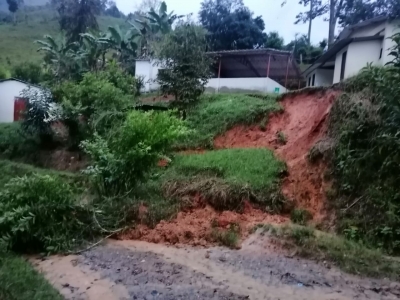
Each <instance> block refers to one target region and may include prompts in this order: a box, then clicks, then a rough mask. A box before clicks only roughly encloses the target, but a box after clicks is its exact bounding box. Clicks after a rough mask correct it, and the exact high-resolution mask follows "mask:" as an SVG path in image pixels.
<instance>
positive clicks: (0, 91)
mask: <svg viewBox="0 0 400 300" xmlns="http://www.w3.org/2000/svg"><path fill="white" fill-rule="evenodd" d="M29 87H30V88H31V89H33V90H36V91H38V92H39V91H41V90H42V89H41V88H40V87H38V86H34V85H31V84H30V83H28V82H25V81H22V80H19V79H16V78H9V79H3V80H0V123H10V122H15V121H18V120H20V117H21V112H23V111H24V110H25V107H26V101H27V100H26V99H24V98H21V92H22V91H23V90H25V89H27V88H29Z"/></svg>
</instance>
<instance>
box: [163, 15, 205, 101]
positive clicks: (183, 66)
mask: <svg viewBox="0 0 400 300" xmlns="http://www.w3.org/2000/svg"><path fill="white" fill-rule="evenodd" d="M160 48H161V51H160V52H159V53H158V55H157V56H158V59H159V61H160V63H159V64H160V69H161V70H160V72H159V73H158V76H157V80H158V82H159V83H160V86H161V89H162V91H163V92H164V93H166V94H171V95H174V96H175V99H176V101H177V103H178V104H180V105H183V104H187V103H190V102H193V101H196V100H198V99H199V97H200V96H201V94H202V93H203V92H204V89H205V85H206V84H207V81H208V79H209V78H210V77H211V72H210V67H211V63H212V59H211V58H210V57H209V56H208V55H207V54H206V49H207V42H206V34H205V30H204V29H203V28H202V27H201V26H198V25H195V24H194V23H181V24H179V25H178V26H177V27H176V28H175V30H173V31H171V32H170V33H169V34H167V35H166V36H165V37H164V39H163V41H162V44H161V47H160Z"/></svg>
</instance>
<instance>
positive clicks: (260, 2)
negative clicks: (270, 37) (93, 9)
mask: <svg viewBox="0 0 400 300" xmlns="http://www.w3.org/2000/svg"><path fill="white" fill-rule="evenodd" d="M115 2H116V3H117V7H118V8H119V9H120V10H121V11H122V12H123V13H124V14H128V13H130V12H133V11H134V10H135V7H136V5H137V4H139V3H140V2H141V0H115ZM165 2H166V3H167V6H168V11H172V10H173V11H174V12H175V13H177V14H180V15H186V14H190V13H193V16H194V17H197V15H198V12H199V10H200V3H201V2H202V0H165ZM243 2H244V4H245V5H246V6H247V7H249V9H250V10H251V11H253V12H254V15H255V16H259V15H261V16H262V17H263V19H264V22H265V31H266V32H270V31H278V32H279V34H280V35H281V36H282V37H283V38H284V39H285V43H289V42H290V41H291V40H294V37H295V35H296V33H299V34H307V32H308V24H303V23H300V24H297V25H295V24H294V22H295V20H296V15H297V14H298V13H299V12H300V11H304V10H305V9H304V7H303V6H302V5H299V4H298V2H299V1H298V0H287V4H286V5H285V6H283V7H281V3H282V0H243ZM327 37H328V22H325V21H323V18H318V19H315V20H314V21H313V28H312V32H311V41H312V43H315V44H317V43H318V42H320V41H322V40H323V39H324V38H327Z"/></svg>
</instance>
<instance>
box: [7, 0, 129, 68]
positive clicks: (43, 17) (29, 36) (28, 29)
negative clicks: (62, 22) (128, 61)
mask: <svg viewBox="0 0 400 300" xmlns="http://www.w3.org/2000/svg"><path fill="white" fill-rule="evenodd" d="M97 19H98V22H99V27H100V29H101V30H103V31H105V30H107V28H108V26H116V25H118V26H120V27H121V28H125V27H127V25H126V22H125V21H124V19H118V18H113V17H109V16H98V17H97ZM46 34H49V35H51V36H53V37H54V38H56V39H60V37H61V32H60V30H59V24H58V20H57V12H56V11H55V10H52V9H51V8H50V7H41V6H39V7H29V8H28V7H26V8H24V9H22V10H20V11H18V12H17V24H15V25H14V24H11V23H1V22H0V41H1V43H0V66H4V67H5V68H6V69H11V68H12V67H13V66H15V65H18V64H21V63H22V62H24V63H25V62H35V63H41V61H42V59H43V55H42V54H41V53H39V52H37V49H38V48H39V46H38V45H37V44H35V43H34V41H35V40H41V39H43V36H44V35H46Z"/></svg>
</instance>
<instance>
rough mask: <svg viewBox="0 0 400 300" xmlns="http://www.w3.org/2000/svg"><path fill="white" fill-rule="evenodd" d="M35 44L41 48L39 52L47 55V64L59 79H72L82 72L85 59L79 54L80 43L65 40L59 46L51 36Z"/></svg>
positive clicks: (46, 36)
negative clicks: (75, 74)
mask: <svg viewBox="0 0 400 300" xmlns="http://www.w3.org/2000/svg"><path fill="white" fill-rule="evenodd" d="M34 43H36V44H38V45H40V46H41V47H40V48H39V49H38V50H37V51H38V52H44V53H45V62H46V63H47V64H48V65H50V66H51V69H52V71H53V73H54V75H55V76H56V77H57V78H70V77H72V76H73V75H74V73H79V72H80V71H81V69H82V58H83V57H82V56H81V55H80V54H79V52H78V49H79V43H76V42H73V43H67V42H66V39H65V38H64V39H63V40H62V41H61V43H60V44H58V43H57V42H56V41H55V39H54V38H53V37H52V36H50V35H45V36H44V40H36V41H35V42H34Z"/></svg>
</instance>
